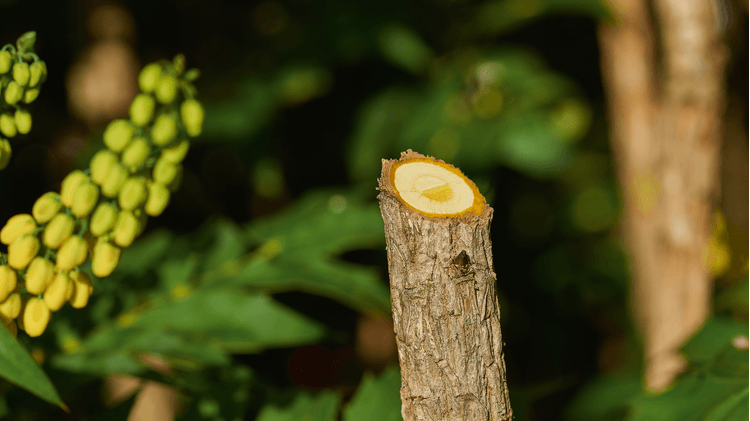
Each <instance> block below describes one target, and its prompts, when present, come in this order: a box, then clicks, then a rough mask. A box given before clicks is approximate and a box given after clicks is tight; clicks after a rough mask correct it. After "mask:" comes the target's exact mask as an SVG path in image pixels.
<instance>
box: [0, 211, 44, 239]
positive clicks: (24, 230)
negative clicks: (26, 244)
mask: <svg viewBox="0 0 750 421" xmlns="http://www.w3.org/2000/svg"><path fill="white" fill-rule="evenodd" d="M35 229H36V222H35V221H34V218H33V217H32V216H31V215H29V214H28V213H21V214H18V215H14V216H12V217H11V218H10V219H8V222H7V223H6V224H5V226H4V227H3V229H2V230H0V243H3V244H10V243H12V242H13V241H15V240H16V238H18V237H19V236H21V235H24V234H31V233H32V232H34V230H35Z"/></svg>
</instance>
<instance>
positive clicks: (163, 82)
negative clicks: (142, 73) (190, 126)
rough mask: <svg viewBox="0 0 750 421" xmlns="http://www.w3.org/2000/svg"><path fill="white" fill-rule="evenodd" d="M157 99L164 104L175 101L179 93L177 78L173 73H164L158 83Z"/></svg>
mask: <svg viewBox="0 0 750 421" xmlns="http://www.w3.org/2000/svg"><path fill="white" fill-rule="evenodd" d="M155 94H156V99H157V100H158V101H159V102H160V103H162V104H169V103H170V102H172V101H174V98H175V96H176V95H177V79H176V78H175V77H174V76H172V75H162V76H161V77H160V78H159V82H157V84H156V92H155Z"/></svg>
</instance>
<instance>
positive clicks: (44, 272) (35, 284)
mask: <svg viewBox="0 0 750 421" xmlns="http://www.w3.org/2000/svg"><path fill="white" fill-rule="evenodd" d="M53 276H55V265H53V264H52V262H50V261H49V260H47V259H45V258H44V257H42V256H37V257H35V258H34V259H33V260H32V261H31V264H29V268H28V269H26V291H28V292H29V294H34V295H39V294H41V293H43V292H44V291H45V290H46V289H47V287H48V286H49V284H50V282H52V277H53Z"/></svg>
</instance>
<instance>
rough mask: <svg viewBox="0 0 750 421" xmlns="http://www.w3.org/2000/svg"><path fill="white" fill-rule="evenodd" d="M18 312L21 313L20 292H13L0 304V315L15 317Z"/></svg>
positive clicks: (9, 317)
mask: <svg viewBox="0 0 750 421" xmlns="http://www.w3.org/2000/svg"><path fill="white" fill-rule="evenodd" d="M19 314H21V294H20V293H19V292H14V293H12V294H10V296H8V298H6V299H5V301H3V302H2V303H1V304H0V315H2V316H3V317H6V318H8V319H15V318H16V317H18V315H19Z"/></svg>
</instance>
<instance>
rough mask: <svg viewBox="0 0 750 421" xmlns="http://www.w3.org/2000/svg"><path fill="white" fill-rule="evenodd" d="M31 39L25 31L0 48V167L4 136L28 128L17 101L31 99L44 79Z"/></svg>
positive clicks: (6, 155) (6, 147) (4, 162)
mask: <svg viewBox="0 0 750 421" xmlns="http://www.w3.org/2000/svg"><path fill="white" fill-rule="evenodd" d="M35 40H36V34H35V33H34V32H27V33H25V34H23V35H21V37H20V38H19V39H18V42H17V43H16V46H13V45H12V44H8V45H5V46H3V47H2V48H1V49H0V170H2V169H3V168H5V167H7V166H8V163H9V162H10V157H11V147H10V142H9V141H8V139H10V138H13V137H15V136H16V135H17V134H26V133H28V132H29V131H30V130H31V114H30V113H29V112H28V111H27V110H25V109H24V108H23V107H22V106H21V104H30V103H32V102H34V100H35V99H36V98H37V97H38V96H39V90H40V89H41V87H42V83H44V81H45V79H46V78H47V65H46V64H45V63H44V61H42V60H40V59H39V56H37V55H36V54H35V53H34V52H33V49H34V41H35ZM6 138H7V139H6Z"/></svg>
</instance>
